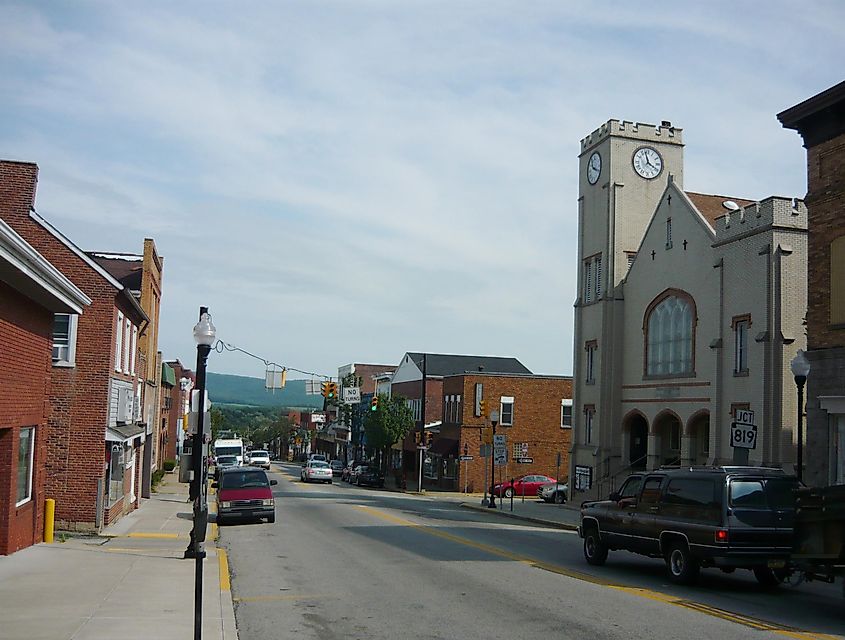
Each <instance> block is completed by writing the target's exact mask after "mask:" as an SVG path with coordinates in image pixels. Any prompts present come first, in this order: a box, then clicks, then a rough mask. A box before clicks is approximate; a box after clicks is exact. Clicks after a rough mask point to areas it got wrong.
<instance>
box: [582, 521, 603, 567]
mask: <svg viewBox="0 0 845 640" xmlns="http://www.w3.org/2000/svg"><path fill="white" fill-rule="evenodd" d="M607 551H608V549H607V545H606V544H605V543H604V542H603V541H602V539H601V536H599V530H598V529H597V528H596V527H595V526H593V527H590V528H589V529H586V530H585V531H584V559H585V560H586V561H587V564H591V565H593V566H594V567H600V566H602V565H603V564H604V563H605V561H606V560H607Z"/></svg>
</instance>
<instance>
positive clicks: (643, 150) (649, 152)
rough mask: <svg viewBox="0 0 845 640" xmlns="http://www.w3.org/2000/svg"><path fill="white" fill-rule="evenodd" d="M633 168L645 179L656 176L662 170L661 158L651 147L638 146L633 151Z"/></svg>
mask: <svg viewBox="0 0 845 640" xmlns="http://www.w3.org/2000/svg"><path fill="white" fill-rule="evenodd" d="M634 170H635V171H636V172H637V173H638V174H640V175H641V176H642V177H643V178H646V179H647V180H651V179H652V178H656V177H657V176H659V175H660V172H661V171H663V158H661V157H660V154H659V153H657V151H656V150H655V149H652V148H651V147H640V148H639V149H637V151H636V153H634Z"/></svg>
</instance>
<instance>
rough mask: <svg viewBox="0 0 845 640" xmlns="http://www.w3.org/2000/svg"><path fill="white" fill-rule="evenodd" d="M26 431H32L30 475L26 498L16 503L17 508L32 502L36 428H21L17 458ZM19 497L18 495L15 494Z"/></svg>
mask: <svg viewBox="0 0 845 640" xmlns="http://www.w3.org/2000/svg"><path fill="white" fill-rule="evenodd" d="M24 431H30V432H31V434H30V437H29V473H28V474H27V478H26V497H24V498H21V499H20V500H18V501H16V502H15V507H20V506H21V505H23V504H26V503H27V502H29V501H30V500H32V476H33V472H34V471H35V470H34V468H33V467H34V465H35V427H21V428H20V431H19V432H18V443H17V444H18V450H17V451H16V452H15V453H16V455H15V457H16V458H17V456H18V455H19V454H20V446H21V443H20V437H21V434H22V433H23V432H24ZM15 479H16V480H17V474H16V475H15ZM15 491H16V492H17V486H16V487H15ZM15 495H16V496H17V493H16V494H15Z"/></svg>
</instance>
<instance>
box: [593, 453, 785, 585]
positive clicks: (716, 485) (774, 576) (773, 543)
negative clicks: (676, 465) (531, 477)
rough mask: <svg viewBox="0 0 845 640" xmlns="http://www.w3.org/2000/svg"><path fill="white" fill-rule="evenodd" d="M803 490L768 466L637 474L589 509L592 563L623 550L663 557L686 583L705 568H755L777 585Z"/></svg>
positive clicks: (766, 582) (759, 575)
mask: <svg viewBox="0 0 845 640" xmlns="http://www.w3.org/2000/svg"><path fill="white" fill-rule="evenodd" d="M797 487H798V480H797V478H795V477H794V476H790V475H786V474H785V473H784V472H783V471H782V470H780V469H766V468H760V467H707V468H689V469H674V470H659V471H653V472H649V473H638V474H634V475H632V476H630V477H629V478H627V479H626V480H625V482H624V484H623V485H622V487H621V488H620V490H619V491H617V492H614V493H612V494H611V495H610V497H609V499H607V500H601V501H597V502H585V503H584V504H582V505H581V524H580V527H579V530H578V532H579V535H580V536H581V537H582V538H583V539H584V557H585V558H586V560H587V562H588V563H590V564H592V565H602V564H604V562H605V561H606V560H607V555H608V551H616V550H623V551H631V552H634V553H639V554H642V555H645V556H649V557H652V558H663V559H664V560H665V562H666V567H667V569H668V571H669V577H670V579H671V580H672V581H673V582H677V583H681V584H684V583H690V582H693V581H694V580H695V579H696V578H697V576H698V572H699V569H700V568H701V567H717V568H719V569H721V570H722V571H725V572H728V573H730V572H732V571H734V570H735V569H750V570H752V571H753V572H754V575H755V577H756V578H757V580H758V581H759V582H760V583H761V584H763V585H765V586H775V585H777V584H778V583H779V582H780V579H781V577H782V573H783V572H784V571H785V570H786V569H785V567H786V564H787V561H788V560H789V555H790V552H791V550H792V543H793V520H794V515H795V507H794V502H793V492H794V490H795V489H796V488H797Z"/></svg>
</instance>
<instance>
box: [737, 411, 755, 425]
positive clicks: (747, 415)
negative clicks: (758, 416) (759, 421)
mask: <svg viewBox="0 0 845 640" xmlns="http://www.w3.org/2000/svg"><path fill="white" fill-rule="evenodd" d="M734 420H736V421H737V422H741V423H742V424H754V412H753V411H750V410H748V409H734Z"/></svg>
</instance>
